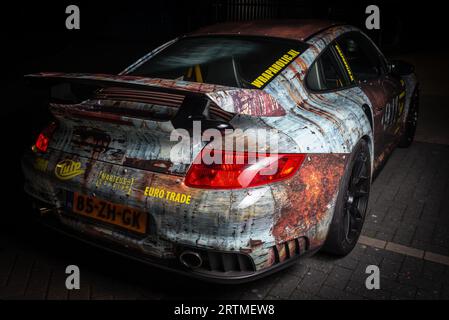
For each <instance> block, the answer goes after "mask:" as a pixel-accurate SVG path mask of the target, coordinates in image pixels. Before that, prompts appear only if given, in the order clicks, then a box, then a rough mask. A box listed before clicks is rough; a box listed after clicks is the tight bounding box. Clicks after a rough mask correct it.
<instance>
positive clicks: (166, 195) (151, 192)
mask: <svg viewBox="0 0 449 320" xmlns="http://www.w3.org/2000/svg"><path fill="white" fill-rule="evenodd" d="M144 195H145V196H147V197H152V198H159V199H165V200H168V201H171V202H177V203H185V204H190V200H191V197H192V196H189V195H186V194H184V193H178V192H173V191H168V190H164V189H159V188H154V187H146V188H145V192H144Z"/></svg>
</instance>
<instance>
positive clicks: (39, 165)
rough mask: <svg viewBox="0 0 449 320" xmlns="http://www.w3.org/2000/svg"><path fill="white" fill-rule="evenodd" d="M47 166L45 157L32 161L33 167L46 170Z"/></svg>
mask: <svg viewBox="0 0 449 320" xmlns="http://www.w3.org/2000/svg"><path fill="white" fill-rule="evenodd" d="M47 168H48V160H47V159H42V158H36V160H35V161H34V169H36V170H38V171H42V172H45V171H47Z"/></svg>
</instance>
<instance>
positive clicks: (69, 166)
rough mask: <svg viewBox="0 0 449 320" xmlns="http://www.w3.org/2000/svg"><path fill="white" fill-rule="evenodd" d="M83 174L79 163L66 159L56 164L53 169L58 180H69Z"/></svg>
mask: <svg viewBox="0 0 449 320" xmlns="http://www.w3.org/2000/svg"><path fill="white" fill-rule="evenodd" d="M83 173H84V169H82V168H81V162H77V161H73V160H70V159H66V160H63V161H60V162H58V164H57V165H56V167H55V175H56V177H57V178H58V179H60V180H70V179H72V178H74V177H76V176H79V175H80V174H83Z"/></svg>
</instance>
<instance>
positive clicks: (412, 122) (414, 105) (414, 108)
mask: <svg viewBox="0 0 449 320" xmlns="http://www.w3.org/2000/svg"><path fill="white" fill-rule="evenodd" d="M418 111H419V91H418V89H415V91H414V93H413V96H412V99H411V100H410V109H409V111H408V114H407V119H406V121H405V131H404V133H403V134H402V137H401V141H400V142H399V147H401V148H408V147H410V145H411V144H412V142H413V139H414V138H415V132H416V126H417V125H418Z"/></svg>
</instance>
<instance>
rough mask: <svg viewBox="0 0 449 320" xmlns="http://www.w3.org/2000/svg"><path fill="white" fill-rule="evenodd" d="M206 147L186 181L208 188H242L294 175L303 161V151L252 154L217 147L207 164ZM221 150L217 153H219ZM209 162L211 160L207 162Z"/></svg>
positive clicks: (195, 186)
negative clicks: (212, 161)
mask: <svg viewBox="0 0 449 320" xmlns="http://www.w3.org/2000/svg"><path fill="white" fill-rule="evenodd" d="M205 152H210V151H207V149H205V150H203V152H201V154H200V155H199V156H198V157H201V158H199V159H198V158H197V159H196V160H195V161H194V163H193V164H192V165H191V167H190V169H189V171H188V172H187V176H186V179H185V184H186V185H187V186H189V187H194V188H205V189H240V188H249V187H256V186H260V185H264V184H268V183H273V182H278V181H281V180H285V179H288V178H290V177H292V176H293V175H294V174H295V173H296V171H297V170H298V168H299V167H300V166H301V164H302V162H303V161H304V158H305V155H304V154H285V153H278V154H252V153H247V152H231V151H220V150H218V151H217V150H214V151H213V152H214V154H213V155H212V157H213V159H221V161H220V163H217V162H218V161H214V163H212V164H206V163H205V162H206V161H204V159H205V158H204V154H205ZM217 153H218V154H217ZM207 162H210V161H207Z"/></svg>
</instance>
